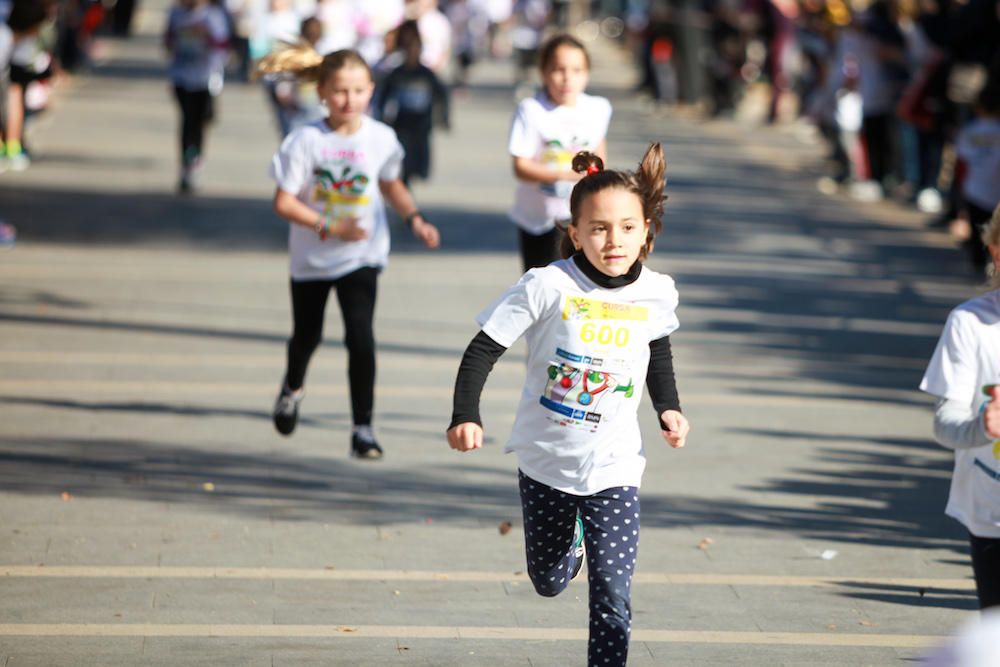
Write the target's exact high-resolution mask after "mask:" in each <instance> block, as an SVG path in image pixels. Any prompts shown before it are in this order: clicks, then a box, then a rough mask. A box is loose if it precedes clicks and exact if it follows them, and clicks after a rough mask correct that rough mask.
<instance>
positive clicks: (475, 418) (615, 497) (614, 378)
mask: <svg viewBox="0 0 1000 667" xmlns="http://www.w3.org/2000/svg"><path fill="white" fill-rule="evenodd" d="M573 168H574V169H575V170H576V172H577V173H581V174H585V175H584V177H583V178H582V180H580V181H579V183H577V185H576V187H574V188H573V192H572V195H571V197H570V209H571V220H570V223H569V226H568V228H567V237H566V239H565V241H564V245H563V257H565V258H566V259H563V260H561V261H556V262H554V263H552V264H550V265H549V266H546V267H544V268H537V269H532V270H530V271H528V272H527V273H526V274H525V275H524V276H523V277H522V278H521V280H520V281H519V282H518V283H517V284H516V285H514V286H513V287H511V288H510V289H509V290H508V291H507V292H506V293H505V294H504V295H503V296H501V297H500V298H499V299H498V300H497V301H496V302H495V303H493V304H492V305H491V306H490V307H488V308H487V309H486V310H485V311H483V312H482V313H480V315H479V316H478V318H477V322H478V323H479V324H480V326H481V327H482V330H481V331H480V332H479V333H478V334H477V335H476V337H475V338H473V340H472V342H471V343H470V344H469V346H468V348H467V349H466V352H465V356H464V357H463V358H462V363H461V366H460V367H459V371H458V378H457V380H456V383H455V398H454V411H453V414H452V422H451V425H450V427H449V429H448V444H449V445H450V446H451V447H452V448H453V449H456V450H458V451H462V452H465V451H469V450H472V449H477V448H480V447H482V445H483V428H482V421H481V420H480V416H479V398H480V395H481V393H482V390H483V385H484V384H485V382H486V377H487V375H488V374H489V371H490V369H492V367H493V364H494V363H495V362H496V360H497V359H498V358H499V357H500V355H501V354H503V352H504V351H505V350H506V349H507V348H508V347H510V346H511V345H512V344H513V343H514V341H515V340H517V339H518V338H520V337H521V336H522V335H523V336H524V337H525V339H526V341H527V345H528V366H527V378H526V381H525V385H524V390H523V392H522V394H521V401H520V405H519V406H518V410H517V416H516V419H515V422H514V427H513V430H512V433H511V436H510V439H509V440H508V442H507V446H506V451H507V452H516V453H517V458H518V468H519V470H518V476H519V485H520V491H521V507H522V511H523V517H524V539H525V547H526V550H527V561H528V574H529V576H530V578H531V581H532V583H533V584H534V586H535V590H536V591H537V592H538V593H539V594H540V595H544V596H547V597H551V596H554V595H558V594H559V593H560V592H562V591H563V590H564V589H565V588H566V586H567V585H568V584H569V581H570V580H571V579H572V578H573V577H575V576H576V574H577V573H578V572H579V570H580V567H581V565H582V563H583V555H584V553H586V558H587V568H588V578H589V585H590V645H589V663H588V664H590V665H611V666H623V665H625V662H626V658H627V655H628V641H629V634H630V631H631V617H632V615H631V603H630V598H631V595H630V594H631V585H632V574H633V572H634V569H635V559H636V554H637V550H638V542H639V496H638V489H639V485H640V483H641V480H642V473H643V469H644V468H645V463H646V458H645V453H644V450H643V445H642V437H641V435H640V432H639V423H638V418H637V412H636V411H637V408H638V405H639V399H640V397H641V395H642V387H643V385H644V384H645V385H647V386H648V388H649V393H650V398H651V399H652V402H653V406H654V408H655V409H656V413H657V416H658V418H659V420H660V427H661V430H662V432H663V437H664V438H665V439H666V441H667V442H668V443H669V444H670V445H671V446H672V447H682V446H683V445H684V440H685V438H686V437H687V433H688V428H689V426H688V422H687V420H686V419H685V418H684V416H683V415H682V414H681V412H680V402H679V400H678V397H677V388H676V385H675V382H674V372H673V361H672V355H671V351H670V337H669V336H670V333H671V332H673V331H674V330H675V329H676V328H677V326H678V322H677V317H676V315H675V310H676V308H677V290H676V289H675V288H674V281H673V279H671V278H670V277H669V276H667V275H664V274H660V273H656V272H655V271H652V270H650V269H648V268H646V267H644V266H643V260H645V259H646V257H647V256H648V254H649V252H650V251H651V250H652V248H653V240H654V238H655V236H656V234H657V233H658V232H659V230H660V228H661V227H662V222H661V220H660V218H661V215H662V212H663V202H664V199H665V196H664V194H663V184H664V179H663V176H664V171H665V168H666V165H665V162H664V160H663V151H662V149H661V148H660V145H659V144H654V145H653V146H651V147H650V149H649V150H648V151H647V152H646V155H645V157H644V158H643V160H642V163H641V164H640V165H639V168H638V170H637V171H635V172H622V171H611V170H609V171H604V170H603V163H602V160H601V159H600V157H598V156H596V155H594V154H592V153H580V154H578V155H577V156H576V157H575V158H574V160H573Z"/></svg>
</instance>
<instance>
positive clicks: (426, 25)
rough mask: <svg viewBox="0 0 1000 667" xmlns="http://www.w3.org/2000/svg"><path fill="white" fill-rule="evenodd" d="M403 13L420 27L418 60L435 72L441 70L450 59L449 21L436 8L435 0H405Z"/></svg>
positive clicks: (450, 38) (450, 36)
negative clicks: (421, 46)
mask: <svg viewBox="0 0 1000 667" xmlns="http://www.w3.org/2000/svg"><path fill="white" fill-rule="evenodd" d="M405 15H406V18H407V19H410V20H413V21H416V22H417V26H418V27H419V28H420V39H421V40H422V41H423V51H422V52H421V55H420V62H422V63H423V64H424V65H426V66H427V67H429V68H431V69H432V70H433V71H434V72H435V73H441V72H443V71H444V70H445V68H446V67H448V64H449V62H450V61H451V40H452V35H451V23H450V22H449V21H448V17H446V16H445V15H444V14H443V13H442V12H441V10H440V9H438V3H437V0H406V12H405Z"/></svg>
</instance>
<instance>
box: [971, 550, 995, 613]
mask: <svg viewBox="0 0 1000 667" xmlns="http://www.w3.org/2000/svg"><path fill="white" fill-rule="evenodd" d="M969 545H970V546H971V552H972V572H973V574H974V575H975V577H976V595H977V596H978V597H979V608H980V609H987V608H989V607H1000V539H998V538H989V537H976V536H975V535H973V534H972V533H969Z"/></svg>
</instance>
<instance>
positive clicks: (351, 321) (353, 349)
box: [334, 266, 379, 426]
mask: <svg viewBox="0 0 1000 667" xmlns="http://www.w3.org/2000/svg"><path fill="white" fill-rule="evenodd" d="M378 271H379V270H378V269H376V268H373V267H370V266H366V267H364V268H361V269H358V270H357V271H355V272H353V273H349V274H347V275H346V276H344V277H343V278H338V279H337V280H336V281H334V286H335V287H336V288H337V300H338V301H339V302H340V313H341V316H343V318H344V345H345V346H346V347H347V377H348V380H349V381H350V384H351V415H352V417H353V419H354V424H355V425H356V426H359V425H367V424H371V423H372V409H373V407H374V405H375V330H374V326H373V324H374V320H375V294H376V291H377V288H378Z"/></svg>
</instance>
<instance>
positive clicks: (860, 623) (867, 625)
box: [858, 621, 878, 628]
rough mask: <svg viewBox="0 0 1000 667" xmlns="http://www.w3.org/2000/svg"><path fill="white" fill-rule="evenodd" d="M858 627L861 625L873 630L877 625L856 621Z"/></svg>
mask: <svg viewBox="0 0 1000 667" xmlns="http://www.w3.org/2000/svg"><path fill="white" fill-rule="evenodd" d="M858 625H863V626H865V627H866V628H874V627H875V626H876V625H878V623H872V622H871V621H858Z"/></svg>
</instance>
